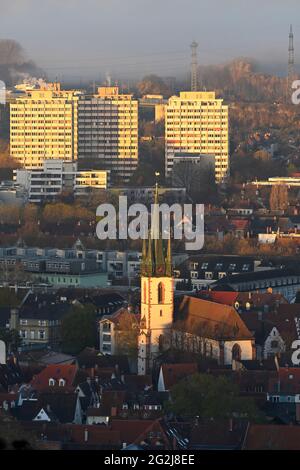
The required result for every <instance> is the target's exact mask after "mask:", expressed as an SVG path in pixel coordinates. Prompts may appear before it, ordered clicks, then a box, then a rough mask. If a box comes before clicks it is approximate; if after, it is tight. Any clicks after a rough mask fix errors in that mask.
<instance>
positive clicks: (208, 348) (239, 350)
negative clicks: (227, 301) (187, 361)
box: [170, 296, 255, 365]
mask: <svg viewBox="0 0 300 470" xmlns="http://www.w3.org/2000/svg"><path fill="white" fill-rule="evenodd" d="M170 341H171V345H172V347H174V348H175V349H179V350H184V351H191V352H194V353H198V354H201V355H203V356H207V357H211V358H214V359H216V360H217V361H218V363H219V364H224V365H232V361H233V360H234V359H242V360H247V359H248V360H251V359H254V358H255V344H254V337H253V334H252V333H251V332H250V331H249V329H248V328H247V326H246V325H245V323H244V322H243V320H242V319H241V318H240V316H239V314H238V313H237V312H236V310H235V309H234V308H233V307H230V306H228V305H222V304H218V303H215V302H210V301H207V300H203V299H198V298H195V297H189V296H184V297H183V298H182V301H181V302H180V304H179V306H178V308H177V309H176V312H175V322H174V324H173V327H172V334H171V338H170Z"/></svg>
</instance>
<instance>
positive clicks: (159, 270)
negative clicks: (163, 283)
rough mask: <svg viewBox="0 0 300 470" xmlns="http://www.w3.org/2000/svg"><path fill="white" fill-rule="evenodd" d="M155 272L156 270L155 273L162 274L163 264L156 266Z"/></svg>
mask: <svg viewBox="0 0 300 470" xmlns="http://www.w3.org/2000/svg"><path fill="white" fill-rule="evenodd" d="M156 272H157V274H163V272H164V267H163V266H157V268H156Z"/></svg>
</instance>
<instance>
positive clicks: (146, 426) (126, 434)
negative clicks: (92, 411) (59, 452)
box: [22, 419, 172, 451]
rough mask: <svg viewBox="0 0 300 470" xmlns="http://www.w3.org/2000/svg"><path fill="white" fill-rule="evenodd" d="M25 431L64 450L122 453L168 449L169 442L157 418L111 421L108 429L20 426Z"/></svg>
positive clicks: (82, 426)
mask: <svg viewBox="0 0 300 470" xmlns="http://www.w3.org/2000/svg"><path fill="white" fill-rule="evenodd" d="M22 424H23V425H24V427H25V429H26V430H28V431H31V432H34V433H35V434H36V435H37V436H38V438H39V439H41V440H43V441H45V440H47V441H51V442H52V443H58V442H59V443H62V448H63V449H64V450H80V449H84V450H110V451H111V450H114V449H116V450H118V449H119V450H121V449H126V448H128V449H130V446H134V448H136V447H138V448H139V449H145V450H155V449H157V450H170V449H172V441H171V440H170V438H169V437H168V435H167V433H166V431H165V428H164V425H163V422H162V420H160V419H154V420H143V419H132V420H131V419H129V420H122V419H113V420H112V421H111V423H110V424H109V425H107V426H101V425H89V426H87V425H80V424H62V425H61V424H58V423H52V422H50V423H38V422H30V423H29V422H27V423H22Z"/></svg>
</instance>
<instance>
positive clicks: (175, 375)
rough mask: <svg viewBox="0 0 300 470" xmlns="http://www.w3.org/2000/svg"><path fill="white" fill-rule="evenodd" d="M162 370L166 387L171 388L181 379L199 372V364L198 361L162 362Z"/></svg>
mask: <svg viewBox="0 0 300 470" xmlns="http://www.w3.org/2000/svg"><path fill="white" fill-rule="evenodd" d="M161 372H162V375H163V379H164V385H165V389H166V390H170V388H171V387H173V385H175V384H177V383H178V382H179V381H180V380H182V379H184V378H185V377H188V376H189V375H193V374H196V373H197V372H198V366H197V364H196V363H192V362H191V363H186V364H162V366H161Z"/></svg>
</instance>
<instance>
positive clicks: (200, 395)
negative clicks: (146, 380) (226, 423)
mask: <svg viewBox="0 0 300 470" xmlns="http://www.w3.org/2000/svg"><path fill="white" fill-rule="evenodd" d="M167 408H168V410H169V411H172V412H173V413H175V414H176V415H179V416H183V417H195V416H199V418H200V419H203V420H206V419H226V418H230V417H243V418H247V419H249V420H250V421H257V420H259V419H261V414H260V412H259V410H258V409H257V408H256V405H255V403H254V401H253V400H252V399H250V398H244V397H240V396H239V388H238V386H237V385H236V384H234V383H233V382H231V381H230V380H229V379H228V378H227V377H225V376H220V377H214V376H212V375H209V374H194V375H192V376H190V377H187V378H186V379H184V380H181V381H180V382H178V383H177V384H176V385H175V386H174V387H172V388H171V401H170V403H168V404H167Z"/></svg>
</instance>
